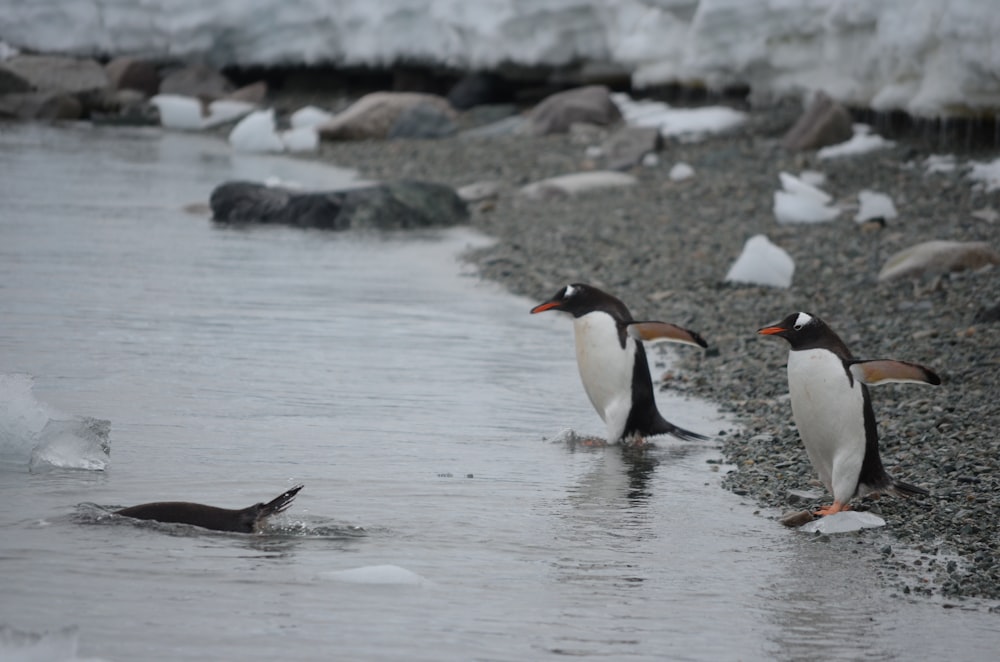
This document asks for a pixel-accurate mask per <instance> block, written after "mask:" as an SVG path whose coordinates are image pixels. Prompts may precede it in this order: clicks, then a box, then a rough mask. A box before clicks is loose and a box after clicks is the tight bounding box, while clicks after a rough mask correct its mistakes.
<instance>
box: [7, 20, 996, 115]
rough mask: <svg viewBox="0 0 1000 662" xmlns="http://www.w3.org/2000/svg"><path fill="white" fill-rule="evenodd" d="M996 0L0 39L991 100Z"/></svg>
mask: <svg viewBox="0 0 1000 662" xmlns="http://www.w3.org/2000/svg"><path fill="white" fill-rule="evenodd" d="M998 34H1000V11H997V4H996V0H950V1H949V2H943V1H942V0H879V1H878V2H872V1H871V0H491V1H490V2H478V1H476V2H469V1H468V0H379V1H378V2H371V1H370V0H216V1H212V2H204V1H203V0H171V2H165V3H160V2H151V1H149V0H74V1H73V2H66V1H65V0H0V40H3V41H6V42H8V43H10V44H13V45H14V46H17V47H19V48H23V49H29V50H35V51H41V52H47V53H65V54H75V55H109V56H110V55H124V54H130V55H135V54H138V55H144V56H152V57H156V58H176V59H182V60H189V61H191V60H202V61H205V62H207V63H210V64H214V65H218V66H222V65H293V64H306V65H315V64H332V65H362V64H363V65H370V66H387V65H392V64H394V63H397V62H401V61H409V62H414V61H417V62H423V63H427V64H440V65H446V66H452V67H456V68H459V69H492V68H495V67H497V66H498V65H502V64H522V65H544V66H562V65H568V64H572V63H577V62H600V63H615V64H618V65H621V66H623V67H625V68H626V69H627V70H628V71H630V72H632V78H633V83H634V84H635V85H636V86H638V87H644V86H651V85H657V84H662V83H670V82H685V83H703V84H707V85H709V86H714V87H718V86H724V85H730V84H749V85H750V86H751V87H752V89H753V90H754V93H755V94H767V93H778V94H787V93H799V92H801V91H804V90H814V89H825V90H826V91H827V92H828V93H829V94H830V95H831V96H833V97H835V98H837V99H839V100H840V101H844V102H847V103H850V104H856V105H860V106H870V107H873V108H875V109H878V110H890V109H900V110H905V111H907V112H910V113H912V114H915V115H920V116H934V115H940V114H954V113H964V112H968V111H973V112H983V111H986V112H990V113H996V112H997V111H998V109H1000V77H998V76H997V75H996V72H997V71H1000V48H996V46H995V43H994V42H995V36H996V35H998Z"/></svg>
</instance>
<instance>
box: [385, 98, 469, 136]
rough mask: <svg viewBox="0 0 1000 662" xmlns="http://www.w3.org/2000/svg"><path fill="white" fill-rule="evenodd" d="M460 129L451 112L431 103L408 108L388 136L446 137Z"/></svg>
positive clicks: (401, 114)
mask: <svg viewBox="0 0 1000 662" xmlns="http://www.w3.org/2000/svg"><path fill="white" fill-rule="evenodd" d="M456 131H458V127H457V126H456V125H455V121H454V120H453V119H452V115H451V113H445V112H442V111H441V110H440V109H439V108H438V107H437V106H433V105H431V104H426V103H422V104H418V105H416V106H413V107H412V108H407V109H406V110H404V111H403V112H402V113H400V115H399V117H397V118H396V121H395V122H393V124H392V127H390V129H389V134H388V135H387V136H386V137H387V138H446V137H448V136H450V135H453V134H454V133H455V132H456Z"/></svg>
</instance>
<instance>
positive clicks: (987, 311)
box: [972, 303, 1000, 324]
mask: <svg viewBox="0 0 1000 662" xmlns="http://www.w3.org/2000/svg"><path fill="white" fill-rule="evenodd" d="M972 321H973V322H975V323H976V324H986V323H993V322H1000V303H997V304H996V305H995V306H993V307H992V308H981V309H980V310H979V312H977V313H976V317H975V319H973V320H972Z"/></svg>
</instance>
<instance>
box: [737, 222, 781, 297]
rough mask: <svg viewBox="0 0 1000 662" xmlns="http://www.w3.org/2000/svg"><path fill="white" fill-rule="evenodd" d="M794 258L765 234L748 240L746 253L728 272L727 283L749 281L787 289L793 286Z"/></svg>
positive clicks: (741, 254) (744, 249)
mask: <svg viewBox="0 0 1000 662" xmlns="http://www.w3.org/2000/svg"><path fill="white" fill-rule="evenodd" d="M794 273H795V261H794V260H793V259H792V256H791V255H789V254H788V253H787V252H786V251H785V250H784V249H783V248H781V247H780V246H776V245H775V244H773V243H771V240H770V239H768V238H767V237H766V236H764V235H762V234H758V235H755V236H753V237H750V238H749V239H747V241H746V244H744V245H743V252H742V253H740V256H739V257H738V258H736V262H734V263H733V266H731V267H730V268H729V272H728V273H727V274H726V282H727V283H749V284H751V285H764V286H767V287H780V288H782V289H787V288H789V287H791V286H792V275H793V274H794Z"/></svg>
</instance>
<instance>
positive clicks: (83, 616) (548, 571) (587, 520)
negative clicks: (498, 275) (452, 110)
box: [0, 127, 1000, 662]
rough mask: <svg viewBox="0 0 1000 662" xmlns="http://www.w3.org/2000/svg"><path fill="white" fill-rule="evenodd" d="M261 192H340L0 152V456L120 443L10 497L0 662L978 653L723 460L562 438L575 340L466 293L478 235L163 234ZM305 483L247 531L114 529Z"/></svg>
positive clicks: (308, 174) (323, 181)
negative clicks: (147, 509)
mask: <svg viewBox="0 0 1000 662" xmlns="http://www.w3.org/2000/svg"><path fill="white" fill-rule="evenodd" d="M269 176H277V177H280V178H283V179H285V180H294V181H299V182H301V183H303V184H304V185H306V186H323V185H327V186H329V185H333V184H334V183H337V182H343V181H345V177H347V176H348V173H345V172H343V171H334V170H333V169H331V168H328V167H323V166H320V165H318V164H313V163H306V162H301V161H288V160H282V159H278V158H275V157H248V156H237V155H232V154H230V152H229V150H228V148H227V147H226V146H225V145H224V144H222V143H220V142H218V141H213V140H212V139H209V138H200V137H196V136H188V135H179V134H161V133H160V132H157V131H121V130H117V131H111V130H94V129H91V128H88V127H76V128H63V129H44V128H31V127H4V128H3V130H2V132H0V314H2V321H0V375H3V376H5V377H6V378H7V381H6V382H5V384H6V386H4V387H3V388H4V389H6V392H3V390H2V389H0V397H2V398H5V399H6V403H7V407H6V409H5V410H4V409H3V408H2V407H0V411H5V413H4V416H6V417H7V420H0V431H2V430H4V429H6V430H7V434H8V436H10V434H11V433H10V430H15V431H16V430H18V429H21V428H23V427H24V425H25V423H24V421H23V420H21V419H31V418H32V417H37V416H38V414H39V412H43V413H44V416H46V417H49V418H58V417H68V418H74V417H81V416H87V417H95V418H99V419H106V420H108V421H110V423H111V433H110V441H111V445H112V450H111V457H110V467H109V468H108V470H106V471H100V472H98V471H80V470H68V469H53V470H48V471H43V472H36V473H31V472H29V471H28V470H27V468H26V463H25V464H24V465H23V466H20V465H18V464H16V463H15V464H13V465H6V466H4V468H3V469H2V471H0V495H2V503H3V506H4V507H3V509H2V510H0V535H2V537H0V627H2V628H6V630H4V631H2V632H0V634H5V636H3V637H0V659H54V658H50V657H38V658H27V657H23V656H22V657H20V658H17V657H16V655H17V654H18V653H17V652H16V651H15V648H14V644H12V643H11V641H10V639H11V638H10V636H9V634H10V631H11V630H10V629H11V628H13V629H16V630H20V631H27V632H30V633H39V634H42V633H45V632H48V633H49V634H44V635H43V638H42V643H43V644H44V643H45V642H46V641H48V642H49V643H51V644H52V646H53V647H55V648H59V646H60V640H59V639H58V637H59V635H57V634H53V632H54V631H57V630H59V629H60V628H66V627H70V626H72V627H73V628H75V630H72V631H69V632H68V634H66V638H67V639H69V640H70V642H69V643H68V644H67V645H66V646H65V647H64V648H62V649H61V650H64V651H65V650H68V651H69V653H67V654H69V655H72V649H73V648H74V646H75V647H76V652H77V654H78V655H79V656H80V657H81V658H100V659H105V660H115V661H118V662H124V661H131V660H275V659H282V660H331V659H341V660H541V659H557V658H559V659H561V658H564V657H567V656H568V657H588V658H594V659H627V660H646V659H648V660H662V659H671V660H713V661H715V660H765V659H777V660H801V659H810V660H820V659H823V660H855V659H862V658H866V659H882V660H908V661H910V660H938V659H952V660H958V659H963V660H988V659H995V655H996V650H997V646H998V643H1000V621H998V617H997V616H996V615H994V614H989V613H987V612H986V610H985V608H984V606H983V605H980V604H975V603H963V605H962V606H961V607H960V608H954V609H945V608H943V606H942V604H941V602H940V601H938V600H934V599H926V598H919V599H912V598H909V597H903V596H896V595H891V594H890V590H889V589H886V588H883V584H881V583H880V574H879V566H878V564H877V563H876V562H875V560H876V559H877V558H878V557H879V551H878V550H879V548H880V547H881V546H883V545H884V544H886V542H887V539H886V538H885V533H884V532H879V531H874V532H872V531H869V532H865V533H864V534H862V535H855V534H849V535H844V536H839V537H831V538H817V537H812V536H808V535H805V534H802V533H800V532H794V531H788V530H786V529H784V528H782V527H781V526H780V525H779V524H777V523H776V522H775V521H774V520H773V519H771V518H770V517H771V516H773V513H766V512H765V513H759V512H756V511H755V510H754V509H753V507H752V506H751V505H749V504H747V503H745V502H744V501H742V500H741V499H740V498H739V497H737V496H735V495H733V494H731V493H728V492H726V491H724V490H722V489H720V487H719V482H720V472H718V471H714V470H713V469H718V468H719V465H718V464H713V463H709V462H708V460H717V458H718V457H719V455H718V449H717V446H716V445H715V444H714V443H705V444H688V443H682V442H675V441H672V440H670V439H663V440H658V445H657V447H656V448H654V449H652V450H650V451H649V452H648V453H647V454H646V455H645V456H644V457H642V458H639V459H635V458H626V457H624V456H623V454H622V452H621V450H620V449H618V448H614V447H612V448H598V449H588V448H582V447H579V446H573V445H571V444H568V443H566V442H565V441H564V440H562V439H563V437H561V436H560V435H561V432H562V431H563V430H564V429H566V428H572V429H573V430H575V431H577V432H579V433H581V434H593V435H600V434H601V433H602V432H603V425H602V424H601V422H600V420H599V419H598V418H597V416H596V414H595V413H594V412H593V411H592V410H591V408H590V406H589V404H588V403H587V401H586V397H585V396H584V394H583V390H582V388H581V387H580V385H579V383H578V378H577V375H576V368H575V364H574V355H573V348H572V340H571V330H570V325H569V324H568V322H567V321H566V320H564V319H561V318H560V317H559V316H556V315H552V316H546V315H538V316H532V315H528V313H527V311H528V309H529V308H530V306H531V305H532V303H534V302H532V301H528V300H524V299H518V298H514V297H511V296H509V295H507V294H505V293H503V292H502V291H500V290H499V289H498V288H497V287H495V286H493V285H490V284H484V283H481V282H479V281H477V280H476V279H475V278H474V277H471V276H470V275H469V274H467V273H466V274H463V273H462V272H463V268H462V266H461V265H460V263H459V262H458V261H457V259H456V256H457V255H458V253H460V251H461V250H462V249H463V248H465V247H466V246H468V245H470V244H477V243H480V242H481V241H483V238H482V237H478V236H476V235H474V234H472V233H470V232H468V231H449V232H439V233H434V234H418V235H413V234H389V235H370V234H369V235H364V234H351V233H347V234H327V233H321V232H309V231H299V230H293V229H286V228H254V229H250V230H236V229H232V228H219V227H214V226H213V225H212V224H211V223H210V222H209V221H208V220H207V219H206V218H205V216H204V215H203V214H202V215H195V214H191V213H188V212H185V211H184V210H183V208H184V206H185V205H188V204H189V203H194V202H204V201H205V200H207V196H208V194H209V192H210V191H211V189H212V187H214V186H215V185H216V184H218V183H220V182H222V181H224V180H227V179H231V178H237V177H239V178H251V179H264V178H266V177H269ZM548 294H550V293H548V292H544V293H539V296H543V295H544V296H547V295H548ZM656 360H660V359H656ZM659 370H662V367H656V366H654V371H659ZM27 376H30V378H32V379H33V390H29V386H28V384H29V383H30V379H29V377H27ZM658 399H659V401H660V403H661V405H662V408H663V409H664V410H665V411H667V412H668V418H670V419H671V420H674V421H675V422H677V423H679V424H681V425H683V426H684V427H688V428H692V429H695V430H699V431H702V432H709V433H716V432H718V431H720V430H725V429H728V428H729V424H727V423H726V422H725V421H723V420H720V418H719V417H718V416H717V415H716V414H715V413H714V410H713V408H712V407H711V406H710V405H708V404H706V403H699V402H694V401H688V400H682V399H680V398H670V397H669V396H668V395H666V394H662V393H661V394H659V395H658ZM776 424H785V423H784V422H776ZM19 426H20V427H19ZM8 441H9V440H8ZM726 470H727V468H726V467H723V468H722V471H726ZM298 483H304V484H305V489H304V490H303V491H302V492H301V494H300V495H299V497H298V499H297V500H296V501H295V503H294V504H293V506H292V507H291V509H290V510H289V511H288V512H287V513H285V514H284V515H282V516H281V517H280V518H278V519H276V520H275V521H274V522H273V525H274V531H273V532H271V533H265V534H261V535H243V534H220V533H214V532H207V531H202V530H198V529H194V528H191V527H184V526H178V525H174V526H167V525H155V524H149V523H144V524H143V525H136V524H135V523H132V522H128V521H122V520H121V519H120V518H111V517H109V516H107V514H106V511H105V509H106V508H110V507H113V506H124V505H133V504H136V503H141V502H146V501H154V500H191V501H199V502H202V503H209V504H213V505H217V506H224V507H243V506H246V505H249V504H251V503H254V502H257V501H261V500H267V499H270V498H272V497H273V496H276V495H277V494H278V493H280V492H281V491H283V490H285V489H287V488H288V487H290V486H292V485H294V484H298ZM889 526H890V527H891V526H892V523H891V522H890V523H889ZM352 569H358V571H357V572H358V576H354V577H352V576H351V575H350V574H348V575H344V574H340V573H341V571H346V570H352ZM351 579H353V580H354V581H348V580H351ZM22 653H23V651H22Z"/></svg>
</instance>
